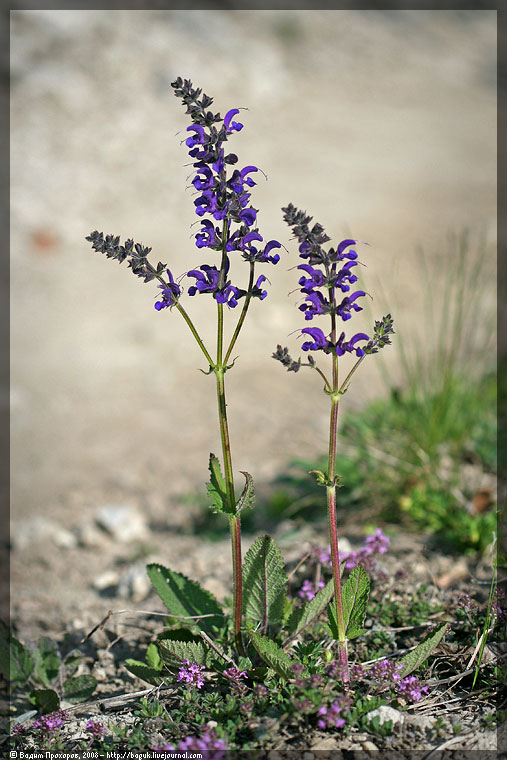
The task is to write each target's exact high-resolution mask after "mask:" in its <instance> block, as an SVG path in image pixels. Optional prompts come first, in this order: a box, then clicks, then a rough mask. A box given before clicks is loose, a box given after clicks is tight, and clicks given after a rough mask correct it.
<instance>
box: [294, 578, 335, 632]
mask: <svg viewBox="0 0 507 760" xmlns="http://www.w3.org/2000/svg"><path fill="white" fill-rule="evenodd" d="M333 594H334V583H333V579H332V578H331V580H330V581H328V582H327V583H326V585H325V586H324V588H321V589H320V590H319V591H317V593H316V594H315V596H314V597H313V599H310V601H309V602H307V603H306V604H305V605H304V606H303V607H296V608H295V609H294V610H293V612H292V614H291V616H290V618H289V620H288V622H287V628H288V630H289V632H290V633H291V636H290V637H289V638H288V639H287V641H286V642H285V643H286V644H287V643H288V642H289V641H292V639H294V638H296V636H298V635H299V634H300V633H301V632H302V631H304V629H305V628H307V627H308V626H309V625H311V623H313V621H314V620H316V618H318V616H319V615H320V614H321V613H322V612H323V610H325V609H326V607H327V605H328V604H329V602H330V601H331V599H332V598H333Z"/></svg>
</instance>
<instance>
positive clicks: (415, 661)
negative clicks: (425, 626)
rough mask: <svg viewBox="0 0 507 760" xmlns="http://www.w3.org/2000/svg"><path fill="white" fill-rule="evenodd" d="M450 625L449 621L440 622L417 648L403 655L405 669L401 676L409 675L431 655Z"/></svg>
mask: <svg viewBox="0 0 507 760" xmlns="http://www.w3.org/2000/svg"><path fill="white" fill-rule="evenodd" d="M448 625H449V624H448V623H440V624H439V625H437V627H436V628H434V629H433V630H432V631H430V632H429V633H428V634H427V635H426V636H425V637H424V639H423V640H422V641H421V643H420V644H419V645H418V646H417V647H416V648H415V649H413V650H412V651H411V652H408V653H407V654H406V655H405V656H404V657H402V659H401V663H402V665H403V670H402V671H401V676H402V677H403V678H404V677H405V676H408V675H409V673H412V671H413V670H416V669H417V668H418V667H419V666H420V665H422V664H423V662H424V661H425V660H426V659H427V658H428V657H429V655H430V654H431V653H432V652H433V650H434V649H435V647H436V646H437V645H438V644H439V643H440V641H441V639H442V638H443V637H444V634H445V632H446V631H447V626H448Z"/></svg>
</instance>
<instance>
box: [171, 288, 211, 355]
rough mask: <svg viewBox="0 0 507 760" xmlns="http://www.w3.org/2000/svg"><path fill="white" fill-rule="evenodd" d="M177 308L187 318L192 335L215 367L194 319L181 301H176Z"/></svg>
mask: <svg viewBox="0 0 507 760" xmlns="http://www.w3.org/2000/svg"><path fill="white" fill-rule="evenodd" d="M176 308H177V309H178V311H179V313H180V314H181V316H182V317H183V319H184V320H185V322H186V323H187V325H188V326H189V328H190V332H191V333H192V335H193V336H194V338H195V339H196V341H197V343H198V345H199V348H200V349H201V351H202V352H203V354H204V356H205V357H206V360H207V361H208V362H209V366H210V367H213V365H214V361H213V359H212V358H211V356H210V355H209V352H208V351H207V349H206V346H205V345H204V343H203V341H202V338H201V336H200V335H199V333H198V332H197V330H196V328H195V326H194V323H193V322H192V320H191V319H190V317H189V316H188V314H187V312H186V311H185V309H184V308H183V306H181V305H180V304H179V303H176Z"/></svg>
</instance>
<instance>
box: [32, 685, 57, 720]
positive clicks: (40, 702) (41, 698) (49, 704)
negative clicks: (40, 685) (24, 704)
mask: <svg viewBox="0 0 507 760" xmlns="http://www.w3.org/2000/svg"><path fill="white" fill-rule="evenodd" d="M28 699H29V701H30V704H32V705H35V707H36V708H37V710H38V711H39V712H40V713H41V715H47V714H48V713H52V712H55V710H59V709H60V699H59V697H58V694H57V693H56V691H54V690H53V689H34V690H33V691H31V692H30V695H29V697H28Z"/></svg>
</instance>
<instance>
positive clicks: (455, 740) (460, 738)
mask: <svg viewBox="0 0 507 760" xmlns="http://www.w3.org/2000/svg"><path fill="white" fill-rule="evenodd" d="M472 733H473V731H469V732H468V733H466V734H461V736H454V737H453V738H452V739H448V740H447V741H446V742H444V743H443V744H440V745H439V746H438V747H435V748H434V749H432V750H431V752H428V753H427V754H426V755H424V756H423V758H422V760H429V758H430V757H432V756H433V755H434V754H435V753H436V752H441V751H442V750H443V749H447V747H450V746H452V745H453V744H457V743H458V742H461V741H463V739H464V738H465V737H466V736H470V734H472Z"/></svg>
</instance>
